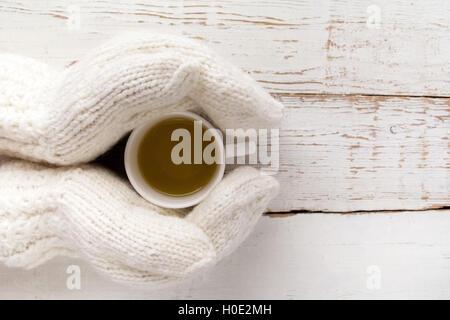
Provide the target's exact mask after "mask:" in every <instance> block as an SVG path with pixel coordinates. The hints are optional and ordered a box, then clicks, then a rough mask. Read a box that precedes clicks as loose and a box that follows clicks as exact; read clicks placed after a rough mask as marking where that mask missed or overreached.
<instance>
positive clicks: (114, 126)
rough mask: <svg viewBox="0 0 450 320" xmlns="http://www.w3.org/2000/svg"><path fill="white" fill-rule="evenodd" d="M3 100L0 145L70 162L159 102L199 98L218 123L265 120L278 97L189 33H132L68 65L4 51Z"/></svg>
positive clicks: (160, 107) (169, 107)
mask: <svg viewBox="0 0 450 320" xmlns="http://www.w3.org/2000/svg"><path fill="white" fill-rule="evenodd" d="M0 108H1V112H2V114H1V117H0V150H3V152H4V153H7V154H9V155H15V156H20V157H22V158H28V159H32V160H45V161H47V162H50V163H54V164H61V165H67V164H76V163H82V162H87V161H90V160H93V159H95V158H96V157H97V156H99V155H100V154H102V153H104V152H105V151H106V150H107V149H108V148H110V147H111V146H112V145H113V144H114V143H115V142H116V141H117V140H118V139H119V138H120V137H122V136H123V135H124V134H125V133H126V132H128V131H130V130H131V129H133V128H135V127H137V126H139V125H140V124H142V123H145V122H146V121H148V119H149V118H150V117H152V115H155V114H158V113H161V112H162V111H165V112H166V111H175V110H186V109H198V108H201V109H202V111H203V112H205V113H206V114H207V115H208V116H209V117H210V118H211V119H212V120H213V121H214V122H215V123H216V124H217V125H218V126H219V127H221V128H259V127H265V128H267V127H272V126H274V125H275V126H276V125H278V124H279V120H280V118H281V109H282V105H281V104H280V103H279V102H277V101H276V100H274V99H273V98H272V97H271V96H270V95H269V94H268V93H266V92H265V91H264V90H262V89H261V88H260V87H259V86H258V85H257V84H256V82H255V81H254V80H253V79H252V78H250V77H249V76H248V75H247V74H245V73H243V72H242V71H240V70H239V69H238V68H236V67H234V66H232V65H230V64H227V63H225V62H223V61H222V60H220V58H219V57H217V56H216V55H215V54H214V53H213V52H211V51H210V50H209V49H207V48H206V47H203V46H201V45H199V44H198V43H196V42H194V41H191V40H188V39H184V38H178V37H174V36H169V35H159V34H150V35H149V34H128V35H127V36H126V37H122V38H118V39H114V40H113V41H110V42H109V43H106V44H105V45H103V46H102V47H100V48H99V49H98V50H96V51H94V52H92V53H91V54H89V55H88V56H86V57H84V58H83V59H81V60H80V61H78V62H77V63H75V64H74V65H72V66H70V67H68V68H67V69H65V70H64V71H61V70H53V69H51V68H50V67H49V66H47V65H44V64H41V63H39V62H36V61H35V60H32V59H29V58H24V57H18V56H14V55H7V54H6V55H0Z"/></svg>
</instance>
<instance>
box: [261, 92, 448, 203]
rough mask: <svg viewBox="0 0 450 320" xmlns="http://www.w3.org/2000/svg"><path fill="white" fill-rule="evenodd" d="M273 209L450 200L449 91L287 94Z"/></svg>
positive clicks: (282, 98) (280, 97) (284, 100)
mask: <svg viewBox="0 0 450 320" xmlns="http://www.w3.org/2000/svg"><path fill="white" fill-rule="evenodd" d="M278 98H279V99H280V100H281V101H282V102H283V104H284V105H285V106H286V112H285V117H284V119H283V121H282V124H281V131H280V137H281V138H280V163H281V165H280V169H279V174H278V176H277V177H278V178H279V179H280V181H281V194H280V196H279V197H278V198H277V199H276V200H275V201H274V202H273V203H272V204H271V206H270V209H271V210H272V211H289V210H295V209H297V210H311V211H314V210H320V211H358V210H398V209H400V210H402V209H403V210H405V209H409V210H412V209H414V210H418V209H433V208H440V207H445V206H449V205H450V140H449V139H450V99H447V98H440V99H437V98H434V99H431V98H406V97H383V96H322V95H319V96H314V95H308V96H302V95H294V96H286V95H282V96H279V97H278Z"/></svg>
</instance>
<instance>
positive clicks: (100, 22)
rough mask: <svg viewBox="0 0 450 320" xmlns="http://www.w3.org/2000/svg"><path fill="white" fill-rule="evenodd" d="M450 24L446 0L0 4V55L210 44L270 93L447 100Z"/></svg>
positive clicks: (67, 55) (59, 56)
mask: <svg viewBox="0 0 450 320" xmlns="http://www.w3.org/2000/svg"><path fill="white" fill-rule="evenodd" d="M374 5H375V8H376V10H378V11H376V10H375V11H373V8H374V7H373V6H374ZM74 8H75V9H74ZM77 12H79V15H78V14H77ZM449 16H450V2H448V1H439V0H419V1H413V2H412V1H409V2H408V1H401V0H395V1H392V0H378V1H376V2H371V1H357V2H354V1H351V0H347V1H330V0H320V1H282V0H279V1H261V0H246V1H238V0H227V1H199V0H195V1H187V0H186V1H182V0H177V1H175V0H173V1H169V2H167V1H162V0H159V1H151V2H149V1H138V2H129V1H123V0H104V1H78V2H75V3H74V4H72V3H68V2H66V1H62V0H50V1H45V2H41V1H26V2H24V1H13V0H9V1H0V51H4V50H7V51H12V52H16V53H22V54H25V55H30V56H33V57H36V58H39V59H42V60H45V61H47V62H51V63H53V64H59V65H65V64H69V63H71V62H72V61H73V60H76V59H78V58H79V57H80V56H81V55H82V54H84V53H85V52H86V51H88V50H89V49H91V48H92V47H94V46H95V45H97V44H98V43H99V42H101V41H103V40H105V39H109V38H110V37H112V36H114V35H116V34H117V33H118V32H121V31H124V30H131V29H133V30H134V29H140V30H142V29H145V30H154V31H158V32H168V33H176V34H182V35H185V36H188V37H191V38H194V39H197V40H199V41H201V42H204V43H206V44H208V45H209V46H211V47H213V48H214V49H216V50H217V51H218V52H221V53H222V54H223V56H224V57H227V58H228V59H229V60H231V61H232V62H233V63H235V64H236V65H238V66H240V67H242V68H243V69H244V70H247V71H248V72H249V73H251V74H252V76H253V77H255V78H256V79H257V80H258V81H260V83H261V84H262V85H263V86H264V87H265V88H266V89H267V90H269V91H271V92H289V93H333V94H355V93H358V94H381V95H412V96H424V95H425V96H440V97H442V96H450V78H449V74H450V32H449V29H450V27H449V20H448V17H449ZM374 18H375V19H376V20H373V19H374ZM374 21H375V22H376V23H375V24H373V23H372V24H371V22H374ZM368 22H369V24H368ZM377 27H378V28H377Z"/></svg>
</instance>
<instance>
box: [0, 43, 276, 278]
mask: <svg viewBox="0 0 450 320" xmlns="http://www.w3.org/2000/svg"><path fill="white" fill-rule="evenodd" d="M186 109H194V110H197V111H202V112H204V113H206V115H207V116H209V117H210V118H211V119H212V120H213V121H214V122H215V123H216V124H217V125H218V126H220V127H221V128H249V127H271V126H276V125H278V123H279V120H280V117H281V109H282V106H281V104H279V103H278V102H277V101H275V100H274V99H273V98H272V97H270V95H268V94H267V93H266V92H264V91H263V90H262V89H261V88H260V87H259V86H257V85H256V83H255V82H254V81H253V80H252V79H251V78H250V77H248V76H247V75H246V74H244V73H243V72H241V71H239V70H238V69H236V68H235V67H233V66H231V65H229V64H227V63H225V62H223V61H221V60H220V58H218V57H217V56H216V55H215V54H214V53H212V52H211V51H210V50H209V49H207V48H204V47H202V46H201V45H199V44H197V43H196V42H193V41H190V40H186V39H182V38H177V37H173V36H167V35H156V34H131V35H130V34H129V35H127V36H125V37H121V38H118V39H115V40H113V41H110V42H108V43H106V44H105V45H103V46H102V47H101V48H99V49H97V50H96V51H94V52H92V53H91V54H89V55H88V56H86V57H84V58H83V59H81V60H80V61H78V62H77V63H75V64H74V65H73V66H70V67H68V68H66V69H64V70H55V69H53V68H51V67H50V66H47V65H45V64H42V63H39V62H37V61H35V60H33V59H29V58H25V57H19V56H15V55H11V54H2V55H0V155H2V154H4V155H9V156H15V157H19V158H23V159H26V160H33V161H36V162H44V163H45V162H46V163H47V164H38V163H34V162H27V161H24V160H8V161H6V162H3V163H0V262H3V263H5V264H6V265H8V266H11V267H24V268H33V267H36V266H38V265H40V264H42V263H44V262H46V261H48V260H49V259H51V258H53V257H55V256H57V255H69V256H81V257H82V258H84V259H86V260H87V261H89V262H90V263H91V265H93V266H94V268H96V269H97V270H98V271H99V272H100V273H102V274H104V275H106V276H108V277H109V278H111V279H113V280H115V281H118V282H121V283H126V284H131V285H149V284H151V285H156V284H164V283H168V282H173V281H177V280H181V279H184V278H185V277H187V276H189V275H192V274H195V273H196V272H199V271H201V270H204V269H205V268H206V267H208V266H211V265H213V264H214V263H215V262H217V261H218V260H219V259H221V258H222V257H223V256H225V255H227V254H229V253H230V252H231V251H232V250H233V249H234V248H236V247H237V246H238V245H239V244H240V243H241V242H242V241H243V240H244V239H245V237H246V236H247V235H248V233H249V232H250V231H251V230H252V229H253V226H254V225H255V224H256V222H257V220H258V218H259V217H260V216H261V213H262V212H264V210H265V209H266V208H267V205H268V203H269V201H270V200H271V199H272V198H273V197H274V196H275V195H276V194H277V192H278V182H277V181H276V180H275V179H274V178H273V177H270V176H267V175H263V174H261V173H260V172H259V171H257V170H256V169H252V168H248V167H243V168H238V169H236V170H235V171H233V172H232V173H230V174H228V175H227V176H226V177H225V178H224V179H223V181H221V182H220V183H219V184H218V185H217V186H216V188H215V189H214V190H213V191H212V192H211V194H210V195H209V196H208V198H206V199H205V200H204V201H203V202H202V203H201V204H199V205H198V206H197V207H195V208H193V209H192V211H191V212H188V211H187V210H172V209H163V208H159V207H157V206H155V205H152V204H151V203H149V202H147V201H145V200H144V199H142V198H141V197H140V196H139V195H138V194H137V193H136V192H135V191H134V190H133V189H132V188H131V186H130V184H129V183H128V182H127V181H124V180H122V179H121V178H119V177H117V176H115V175H114V174H113V173H111V172H109V171H107V170H106V169H103V168H101V167H98V166H95V165H87V164H81V163H84V162H88V161H90V160H92V159H94V158H96V157H97V156H99V155H100V154H102V153H103V152H104V151H106V150H107V149H109V148H110V147H111V146H112V145H113V144H114V143H115V142H116V141H117V140H118V139H120V137H122V136H123V135H124V134H125V133H126V132H128V131H130V130H132V129H133V128H135V127H137V126H139V125H141V124H143V123H145V122H146V121H147V120H148V119H150V118H151V117H152V115H155V114H160V113H161V112H170V111H174V110H186ZM49 163H50V164H57V165H67V166H64V167H55V166H53V165H50V164H49Z"/></svg>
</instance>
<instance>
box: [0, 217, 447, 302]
mask: <svg viewBox="0 0 450 320" xmlns="http://www.w3.org/2000/svg"><path fill="white" fill-rule="evenodd" d="M448 230H450V211H449V210H446V211H444V210H440V211H429V212H422V213H419V212H404V213H395V214H362V215H338V214H299V215H295V216H294V217H289V218H269V217H263V218H262V219H261V221H260V222H259V223H258V225H257V227H256V230H255V232H253V233H252V234H251V235H250V238H249V239H248V240H247V241H246V242H245V243H244V244H243V245H242V246H241V247H240V248H239V249H238V250H237V251H235V252H234V253H233V254H232V255H231V256H229V257H227V258H226V259H225V260H224V261H222V262H221V263H219V264H218V265H217V267H216V268H214V269H212V270H211V271H209V272H208V273H207V274H204V275H202V276H200V277H199V278H196V279H193V280H191V281H188V282H186V283H183V284H181V285H178V286H176V287H171V288H166V289H161V290H153V291H144V290H138V289H136V288H127V287H123V286H120V285H116V284H114V283H112V282H110V281H108V280H107V279H105V278H103V277H101V276H99V275H98V274H96V273H95V272H94V270H93V269H92V268H91V267H89V266H88V265H87V264H86V263H84V262H82V261H80V260H75V259H65V258H60V259H57V260H54V261H53V262H50V263H48V264H46V265H44V266H42V267H40V268H38V269H35V270H32V271H24V270H17V269H8V268H6V267H4V266H0V299H14V298H16V299H17V298H22V299H23V298H25V299H36V298H37V299H363V298H364V299H380V298H382V299H394V298H397V299H399V298H403V299H412V298H415V299H419V298H422V299H449V298H450V273H449V269H450V259H449V257H450V233H449V232H448ZM69 265H78V266H79V267H80V270H81V289H80V290H69V289H67V287H66V281H67V278H68V277H69V276H70V275H69V274H67V273H66V270H67V268H68V266H69Z"/></svg>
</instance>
